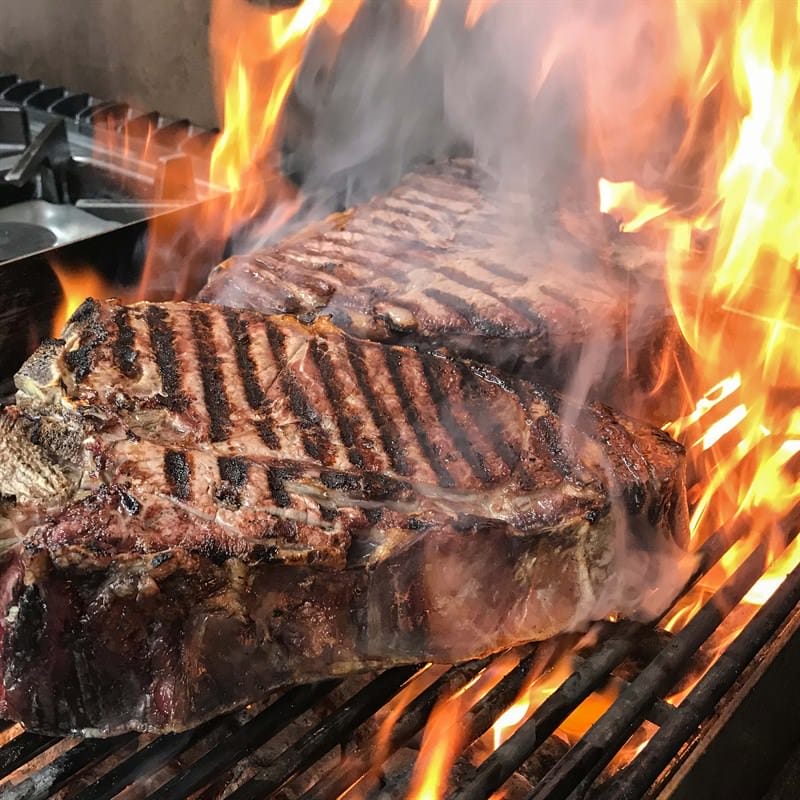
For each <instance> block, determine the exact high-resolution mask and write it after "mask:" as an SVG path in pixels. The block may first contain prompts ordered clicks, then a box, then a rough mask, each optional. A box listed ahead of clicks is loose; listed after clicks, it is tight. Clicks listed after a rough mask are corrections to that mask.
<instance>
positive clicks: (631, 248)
mask: <svg viewBox="0 0 800 800" xmlns="http://www.w3.org/2000/svg"><path fill="white" fill-rule="evenodd" d="M487 181H488V178H487V176H485V175H483V174H482V173H481V172H480V171H479V170H478V169H477V168H476V167H475V166H474V164H473V162H472V161H469V160H453V161H450V162H447V163H440V164H435V165H432V166H429V167H425V168H422V169H419V170H417V171H415V172H412V173H410V174H409V175H407V176H406V177H405V178H404V180H403V181H402V182H401V183H400V184H399V185H398V186H397V187H396V188H395V189H393V190H392V191H390V192H388V193H387V194H384V195H379V196H377V197H375V198H374V199H372V200H370V201H369V202H367V203H365V204H363V205H360V206H356V207H355V208H352V209H350V210H349V211H347V212H345V213H342V214H334V215H333V216H331V217H329V218H328V219H327V220H325V221H323V222H321V223H317V224H313V225H310V226H309V227H307V228H305V229H303V230H301V231H299V232H298V233H296V234H295V235H293V236H292V237H290V238H289V239H285V240H284V241H282V242H281V243H279V244H277V245H275V246H274V247H271V248H269V249H266V250H263V251H261V252H256V253H254V254H251V255H245V256H237V257H234V258H231V259H229V260H228V261H226V262H225V263H223V264H222V265H220V266H219V267H217V269H216V270H215V271H214V272H213V273H212V274H211V276H210V278H209V281H208V284H207V286H206V288H205V289H204V290H203V291H202V292H201V294H200V299H201V300H207V301H210V302H216V303H220V304H222V305H226V306H234V307H237V308H247V309H253V310H256V311H261V312H263V313H268V314H284V313H289V314H296V315H298V316H299V317H300V318H301V319H303V320H304V321H311V320H312V319H314V318H316V317H318V316H321V315H329V316H330V317H331V318H332V320H333V321H334V323H335V324H336V325H338V326H339V327H341V328H342V329H344V330H346V331H348V332H350V333H353V334H354V335H356V336H359V337H362V338H366V339H371V340H374V341H381V342H392V343H398V344H407V345H413V346H418V347H421V348H423V349H426V350H434V349H437V348H440V347H446V348H447V349H448V350H449V351H450V352H451V353H453V354H457V355H460V356H468V357H471V358H476V359H478V360H480V361H483V362H485V363H490V364H492V365H494V366H498V367H501V368H503V369H504V370H506V371H510V372H513V373H515V374H518V375H521V376H524V377H535V378H544V379H546V381H547V382H549V383H551V384H553V385H561V384H563V383H564V382H565V381H566V380H568V378H569V376H570V375H571V372H572V368H573V367H574V365H575V363H576V362H577V360H578V358H579V356H580V354H581V352H585V348H586V346H587V344H589V343H593V344H594V346H597V343H598V340H603V341H604V342H605V344H606V346H604V347H602V348H600V350H599V351H598V352H591V353H587V354H586V356H587V360H588V361H589V362H595V361H600V362H601V365H600V366H598V365H597V364H594V363H593V364H592V368H593V369H595V370H596V371H597V375H596V380H597V382H598V384H602V383H603V380H604V378H605V379H610V380H612V381H616V380H617V378H618V376H619V375H620V374H634V375H636V376H639V375H640V374H643V375H644V376H645V377H646V376H648V375H649V372H650V369H651V368H652V365H653V364H654V363H656V359H654V357H653V352H654V343H655V341H656V340H660V338H661V337H662V336H663V335H664V333H665V330H666V329H667V328H668V326H667V323H666V313H665V311H664V306H663V296H662V295H663V293H662V290H661V288H660V287H659V284H658V282H657V281H656V280H653V279H652V274H653V268H654V267H658V265H659V264H660V260H658V259H659V258H660V257H657V256H655V255H654V252H653V251H652V250H649V249H648V248H646V247H645V246H643V245H642V243H640V242H638V241H637V239H636V238H635V237H631V236H629V235H628V236H620V235H615V234H614V232H613V230H612V228H613V226H609V225H608V224H606V223H607V222H608V220H605V221H604V218H603V217H602V216H601V215H600V214H599V213H591V214H590V213H584V214H577V213H575V212H566V211H561V212H559V214H558V215H556V214H554V213H552V212H546V211H542V212H541V213H540V214H534V215H531V212H530V208H529V205H528V203H527V202H525V201H522V200H518V201H517V203H516V204H515V203H514V202H513V200H512V199H511V198H505V199H504V201H503V202H502V203H500V202H499V201H498V200H492V199H490V197H489V196H488V195H487V193H486V192H485V191H484V190H483V187H484V185H485V184H486V183H487ZM656 271H657V270H656ZM608 351H610V352H608ZM606 362H607V363H606ZM603 365H605V368H604V369H603V368H601V367H602V366H603Z"/></svg>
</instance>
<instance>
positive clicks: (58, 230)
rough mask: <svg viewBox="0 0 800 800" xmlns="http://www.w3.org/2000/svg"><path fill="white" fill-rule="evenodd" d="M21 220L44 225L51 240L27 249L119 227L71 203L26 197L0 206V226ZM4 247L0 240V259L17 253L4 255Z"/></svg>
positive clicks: (41, 226) (42, 226) (59, 242)
mask: <svg viewBox="0 0 800 800" xmlns="http://www.w3.org/2000/svg"><path fill="white" fill-rule="evenodd" d="M9 222H11V223H17V222H19V223H25V224H27V225H36V226H37V227H39V228H45V229H47V230H48V231H49V232H50V233H51V234H52V240H51V241H50V243H49V244H45V245H44V246H43V247H36V248H35V249H33V250H30V249H29V250H28V251H27V252H28V253H31V254H33V253H37V252H39V251H40V250H44V249H47V248H48V247H53V246H58V245H62V244H69V243H70V242H77V241H80V240H81V239H86V238H88V237H89V236H97V235H98V234H100V233H105V232H106V231H110V230H113V229H114V228H117V227H119V226H118V225H117V224H115V223H113V222H110V221H109V220H106V219H101V218H100V217H96V216H95V215H94V214H90V213H89V212H88V211H84V210H83V209H80V208H76V207H75V206H71V205H59V204H57V203H48V202H46V201H45V200H27V201H25V202H22V203H16V204H15V205H13V206H7V207H6V208H0V227H1V226H2V224H3V223H9ZM4 255H5V253H4V250H3V247H2V243H0V262H2V261H5V260H9V259H10V258H18V257H19V255H24V253H23V254H18V255H17V256H13V255H12V256H8V257H7V258H4Z"/></svg>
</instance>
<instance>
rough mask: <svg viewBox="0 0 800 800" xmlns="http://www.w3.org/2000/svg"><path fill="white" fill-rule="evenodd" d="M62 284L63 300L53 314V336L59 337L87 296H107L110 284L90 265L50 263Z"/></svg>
mask: <svg viewBox="0 0 800 800" xmlns="http://www.w3.org/2000/svg"><path fill="white" fill-rule="evenodd" d="M50 268H51V269H52V270H53V272H54V274H55V276H56V278H58V282H59V284H60V286H61V301H60V302H59V304H58V307H57V308H56V312H55V314H54V316H53V323H52V329H51V336H53V337H54V338H58V337H59V336H60V335H61V332H62V331H63V330H64V325H66V322H67V320H68V319H69V318H70V317H71V316H72V315H73V314H74V313H75V310H76V309H77V308H78V306H79V305H80V304H81V303H82V302H83V301H84V300H85V299H86V298H87V297H107V296H108V293H109V291H110V286H109V284H108V283H107V282H106V281H104V280H103V278H102V277H100V275H98V274H97V273H96V272H95V271H94V270H93V269H91V268H90V267H74V266H70V267H67V266H64V265H62V264H57V263H55V262H51V263H50Z"/></svg>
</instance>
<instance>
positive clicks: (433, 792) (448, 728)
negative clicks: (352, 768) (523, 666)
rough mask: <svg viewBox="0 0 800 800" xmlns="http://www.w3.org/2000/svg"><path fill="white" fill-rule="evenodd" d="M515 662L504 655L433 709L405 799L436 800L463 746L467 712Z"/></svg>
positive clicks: (443, 791)
mask: <svg viewBox="0 0 800 800" xmlns="http://www.w3.org/2000/svg"><path fill="white" fill-rule="evenodd" d="M518 662H519V658H518V656H517V655H515V654H513V653H506V654H505V655H503V656H501V657H500V658H497V659H495V660H494V661H493V662H492V663H491V664H490V665H489V666H488V667H487V668H486V669H485V670H483V671H482V672H480V673H479V674H478V675H477V676H476V677H475V678H473V679H472V680H471V681H470V682H469V683H467V684H465V685H464V686H462V687H461V688H460V689H457V690H456V691H455V692H453V693H452V694H451V695H449V696H448V697H446V698H444V699H443V700H440V701H439V702H438V703H437V704H436V705H435V706H434V709H433V711H432V712H431V716H430V718H429V719H428V722H427V724H426V725H425V732H424V734H423V737H422V748H421V749H420V753H419V756H418V758H417V762H416V764H415V765H414V772H413V774H412V776H411V786H410V789H409V793H408V795H407V800H438V798H440V797H443V796H444V793H445V790H446V789H447V784H448V778H449V775H450V770H451V769H452V767H453V764H454V763H455V760H456V757H457V756H458V754H459V753H460V752H461V750H462V747H463V745H464V744H467V742H465V741H464V736H465V734H466V731H465V730H464V720H465V718H466V714H467V712H468V711H469V709H470V708H472V706H474V705H475V703H477V702H478V701H479V700H480V699H481V698H482V697H484V695H486V694H487V693H488V692H490V691H491V690H492V689H493V688H494V687H495V686H496V685H497V683H498V682H499V681H500V680H501V679H502V678H503V676H504V675H505V674H506V673H507V672H509V670H511V669H513V668H514V667H515V666H516V664H517V663H518Z"/></svg>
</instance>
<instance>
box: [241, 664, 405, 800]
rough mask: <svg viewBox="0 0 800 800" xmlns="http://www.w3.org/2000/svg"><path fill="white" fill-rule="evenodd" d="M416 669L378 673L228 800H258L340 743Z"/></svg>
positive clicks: (402, 668) (386, 700) (398, 668)
mask: <svg viewBox="0 0 800 800" xmlns="http://www.w3.org/2000/svg"><path fill="white" fill-rule="evenodd" d="M419 670H420V666H419V665H417V666H412V667H395V668H394V669H389V670H386V672H383V673H381V674H380V675H379V676H378V677H377V678H375V680H373V681H370V682H369V683H368V684H367V685H366V686H365V687H364V688H363V689H361V691H359V692H358V693H356V694H355V695H354V696H353V697H352V698H350V700H348V701H347V702H346V703H344V704H343V705H341V706H340V707H339V708H338V709H337V710H336V711H334V712H333V714H331V715H330V716H329V717H328V718H327V719H325V721H324V722H322V723H321V724H320V725H318V726H317V727H316V728H315V729H314V730H312V731H309V732H308V733H307V734H306V735H305V736H303V738H302V739H300V740H299V741H297V742H295V743H294V744H292V745H291V746H289V747H287V748H286V749H285V750H284V751H283V752H282V753H281V754H280V755H279V756H278V757H277V758H276V759H275V760H274V761H273V762H272V764H270V766H269V767H268V768H267V769H265V770H263V771H262V772H261V773H260V774H259V775H258V776H257V777H256V778H255V779H253V780H251V781H248V782H247V783H246V784H244V785H243V786H241V787H240V788H239V789H238V790H237V791H235V792H234V793H233V794H232V795H231V796H230V798H229V800H260V798H262V797H267V796H268V795H269V794H271V793H272V792H274V791H275V790H276V789H278V788H280V787H281V786H283V785H284V784H285V783H286V782H287V781H289V780H290V779H291V778H293V777H294V776H295V775H297V774H298V773H299V772H302V771H303V770H304V769H306V768H308V767H309V766H311V764H313V763H314V762H315V761H317V760H318V759H320V758H322V756H324V755H325V754H326V753H327V752H328V751H330V750H332V749H333V748H334V747H336V745H338V744H341V743H342V742H343V741H344V740H345V739H346V737H347V736H348V735H349V734H351V733H352V732H353V731H354V730H355V729H356V728H357V727H358V726H359V725H361V724H362V723H363V722H365V721H366V720H367V719H369V718H370V717H371V716H372V715H373V714H374V713H375V712H376V711H378V709H380V708H382V707H383V706H385V705H386V703H388V702H389V701H390V700H391V699H392V698H393V697H395V696H396V694H397V692H398V691H399V690H400V688H401V687H402V686H403V684H404V683H406V682H407V681H408V680H409V679H410V678H412V677H413V676H414V675H415V674H416V673H417V672H418V671H419Z"/></svg>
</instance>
